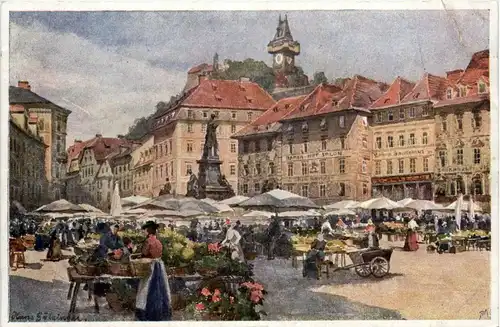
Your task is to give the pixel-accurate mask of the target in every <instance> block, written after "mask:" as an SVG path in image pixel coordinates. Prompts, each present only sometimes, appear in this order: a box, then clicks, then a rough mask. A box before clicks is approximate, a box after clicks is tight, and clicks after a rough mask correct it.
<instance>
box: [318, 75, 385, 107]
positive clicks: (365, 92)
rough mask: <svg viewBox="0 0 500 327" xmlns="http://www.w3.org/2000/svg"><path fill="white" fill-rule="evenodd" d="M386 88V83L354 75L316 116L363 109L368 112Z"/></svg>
mask: <svg viewBox="0 0 500 327" xmlns="http://www.w3.org/2000/svg"><path fill="white" fill-rule="evenodd" d="M388 88H389V85H387V84H386V83H382V82H378V81H375V80H373V79H369V78H366V77H363V76H360V75H355V76H354V77H353V78H352V79H350V80H349V81H347V82H346V83H345V85H344V88H343V89H342V91H341V92H338V93H336V94H334V95H333V97H332V99H331V100H332V101H329V102H328V103H327V104H326V105H325V106H324V107H323V108H321V109H320V110H319V111H318V112H317V114H323V113H328V112H337V111H342V110H346V109H365V110H367V111H368V108H369V107H370V106H371V104H372V103H373V102H374V101H377V99H379V98H380V97H381V96H382V94H383V93H384V92H385V91H387V89H388Z"/></svg>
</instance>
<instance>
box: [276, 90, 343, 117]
mask: <svg viewBox="0 0 500 327" xmlns="http://www.w3.org/2000/svg"><path fill="white" fill-rule="evenodd" d="M340 91H341V89H340V88H339V87H338V86H336V85H332V84H320V85H318V86H317V87H316V88H315V89H314V90H313V91H312V92H311V93H309V95H307V96H306V97H305V99H304V100H302V102H301V103H300V104H299V105H296V106H295V108H294V109H293V110H292V111H290V112H289V113H288V114H286V115H285V116H283V119H284V120H287V119H296V118H300V117H307V116H310V115H313V114H315V113H316V112H317V111H318V110H320V109H321V108H322V107H323V106H324V105H325V104H327V103H328V102H330V101H331V99H332V97H333V95H334V94H335V93H338V92H340Z"/></svg>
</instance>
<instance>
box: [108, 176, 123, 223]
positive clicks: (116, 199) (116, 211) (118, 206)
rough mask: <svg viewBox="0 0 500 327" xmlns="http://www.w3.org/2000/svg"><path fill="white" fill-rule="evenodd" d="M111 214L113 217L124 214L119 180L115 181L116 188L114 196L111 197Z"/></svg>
mask: <svg viewBox="0 0 500 327" xmlns="http://www.w3.org/2000/svg"><path fill="white" fill-rule="evenodd" d="M109 214H110V215H111V216H113V217H117V216H120V215H121V214H122V203H121V199H120V188H119V186H118V182H115V189H114V190H113V196H112V197H111V209H110V210H109Z"/></svg>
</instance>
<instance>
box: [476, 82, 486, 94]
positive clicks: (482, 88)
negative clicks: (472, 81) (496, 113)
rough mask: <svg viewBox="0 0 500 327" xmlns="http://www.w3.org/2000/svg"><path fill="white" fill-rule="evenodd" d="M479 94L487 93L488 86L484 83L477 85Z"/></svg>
mask: <svg viewBox="0 0 500 327" xmlns="http://www.w3.org/2000/svg"><path fill="white" fill-rule="evenodd" d="M477 92H478V93H480V94H481V93H486V84H485V83H483V82H479V83H478V84H477Z"/></svg>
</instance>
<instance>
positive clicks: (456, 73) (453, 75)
mask: <svg viewBox="0 0 500 327" xmlns="http://www.w3.org/2000/svg"><path fill="white" fill-rule="evenodd" d="M463 73H464V70H463V69H455V70H452V71H449V72H446V79H447V80H448V81H449V82H450V83H452V84H455V83H456V82H457V81H458V80H459V79H460V77H462V74H463Z"/></svg>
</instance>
